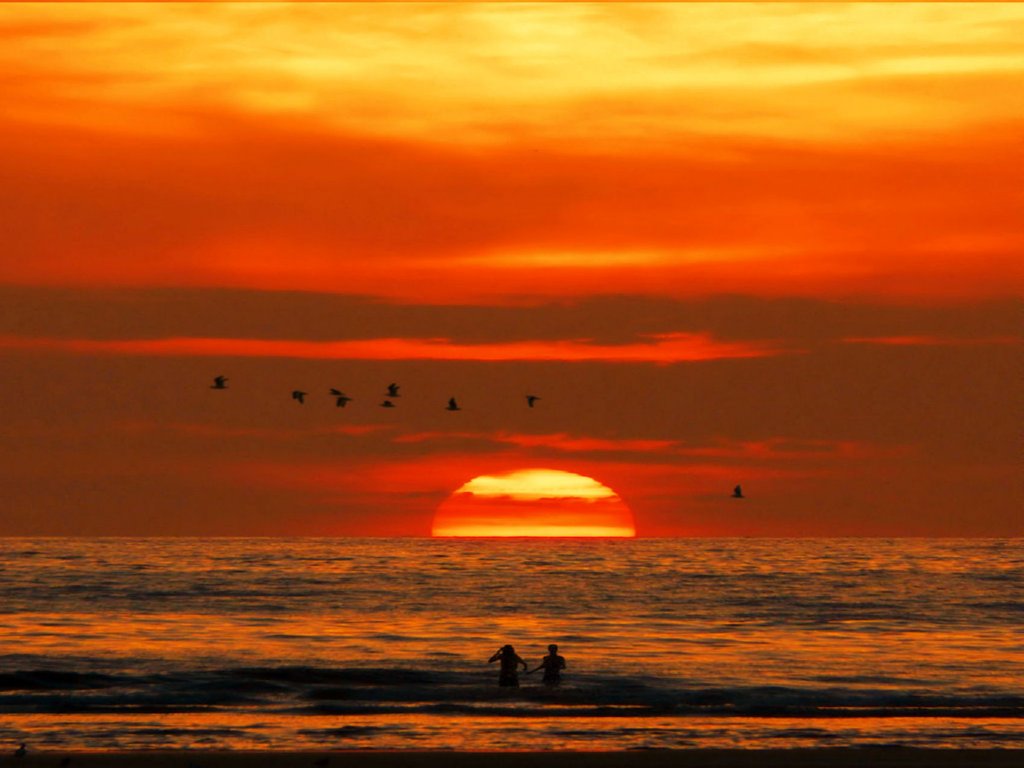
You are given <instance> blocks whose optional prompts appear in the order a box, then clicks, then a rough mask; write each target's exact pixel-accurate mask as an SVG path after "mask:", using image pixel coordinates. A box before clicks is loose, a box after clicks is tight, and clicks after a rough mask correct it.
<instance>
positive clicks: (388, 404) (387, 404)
mask: <svg viewBox="0 0 1024 768" xmlns="http://www.w3.org/2000/svg"><path fill="white" fill-rule="evenodd" d="M380 407H381V408H394V407H395V404H394V403H392V402H391V401H390V400H385V401H384V402H383V403H381V404H380Z"/></svg>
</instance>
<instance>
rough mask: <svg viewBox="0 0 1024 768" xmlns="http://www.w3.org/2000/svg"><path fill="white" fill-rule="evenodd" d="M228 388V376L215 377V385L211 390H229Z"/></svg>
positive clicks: (212, 385) (211, 386)
mask: <svg viewBox="0 0 1024 768" xmlns="http://www.w3.org/2000/svg"><path fill="white" fill-rule="evenodd" d="M227 388H228V377H227V376H214V377H213V384H211V385H210V389H227Z"/></svg>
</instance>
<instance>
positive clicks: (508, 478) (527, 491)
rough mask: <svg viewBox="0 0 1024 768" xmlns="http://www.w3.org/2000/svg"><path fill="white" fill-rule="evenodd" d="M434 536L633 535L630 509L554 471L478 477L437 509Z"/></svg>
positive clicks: (606, 491)
mask: <svg viewBox="0 0 1024 768" xmlns="http://www.w3.org/2000/svg"><path fill="white" fill-rule="evenodd" d="M433 535H434V536H589V537H594V536H614V537H630V536H636V528H635V526H634V524H633V513H632V511H630V509H629V507H627V506H626V504H625V503H624V502H623V501H622V499H620V498H619V497H618V495H617V494H616V493H615V491H613V490H612V489H611V488H609V487H607V486H606V485H602V484H601V483H599V482H598V481H597V480H594V479H593V478H591V477H586V476H585V475H577V474H574V473H572V472H562V471H559V470H555V469H520V470H516V471H514V472H506V473H503V474H498V475H480V476H478V477H475V478H473V479H472V480H470V481H469V482H468V483H466V484H465V485H463V486H462V487H461V488H459V489H458V490H457V491H455V492H454V493H453V494H452V495H451V496H449V497H448V498H447V499H446V500H445V501H444V503H442V504H441V506H440V507H438V509H437V514H436V515H435V516H434V525H433Z"/></svg>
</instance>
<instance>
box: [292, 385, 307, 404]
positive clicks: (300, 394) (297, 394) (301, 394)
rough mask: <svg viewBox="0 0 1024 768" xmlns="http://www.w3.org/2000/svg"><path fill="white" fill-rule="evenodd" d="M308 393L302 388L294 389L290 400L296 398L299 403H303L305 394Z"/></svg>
mask: <svg viewBox="0 0 1024 768" xmlns="http://www.w3.org/2000/svg"><path fill="white" fill-rule="evenodd" d="M308 394H309V392H303V391H302V390H299V389H296V390H295V391H294V392H292V400H298V401H299V405H304V404H305V402H306V399H305V398H306V395H308Z"/></svg>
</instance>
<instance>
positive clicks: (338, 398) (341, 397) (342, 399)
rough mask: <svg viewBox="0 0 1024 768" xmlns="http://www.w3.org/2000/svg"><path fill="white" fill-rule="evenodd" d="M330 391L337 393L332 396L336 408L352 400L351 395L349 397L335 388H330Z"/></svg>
mask: <svg viewBox="0 0 1024 768" xmlns="http://www.w3.org/2000/svg"><path fill="white" fill-rule="evenodd" d="M331 392H333V393H337V394H335V397H334V405H335V407H337V408H344V407H345V406H346V405H348V404H349V402H350V401H351V400H352V398H351V397H349V396H348V395H346V394H345V393H343V392H338V390H336V389H332V390H331Z"/></svg>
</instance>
